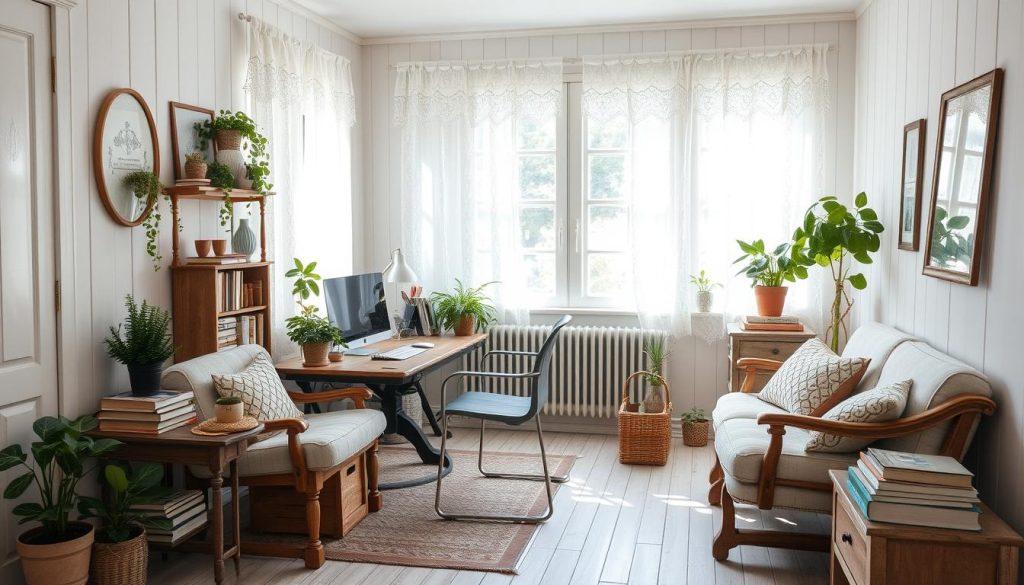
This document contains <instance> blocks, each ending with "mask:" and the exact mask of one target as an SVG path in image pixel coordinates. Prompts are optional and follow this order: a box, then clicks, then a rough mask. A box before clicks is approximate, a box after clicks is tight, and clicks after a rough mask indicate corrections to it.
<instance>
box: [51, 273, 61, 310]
mask: <svg viewBox="0 0 1024 585" xmlns="http://www.w3.org/2000/svg"><path fill="white" fill-rule="evenodd" d="M53 306H54V308H55V309H56V311H57V312H58V313H60V281H59V280H55V281H53Z"/></svg>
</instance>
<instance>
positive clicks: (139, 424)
mask: <svg viewBox="0 0 1024 585" xmlns="http://www.w3.org/2000/svg"><path fill="white" fill-rule="evenodd" d="M196 420H197V417H196V411H195V409H191V410H190V411H189V412H186V413H185V414H182V415H179V416H176V417H174V418H172V419H168V420H163V421H138V420H111V419H105V420H103V419H101V420H100V430H101V431H104V432H113V433H137V434H140V435H159V434H160V433H166V432H167V431H171V430H174V429H176V428H178V427H183V426H185V425H188V424H192V423H194V422H196Z"/></svg>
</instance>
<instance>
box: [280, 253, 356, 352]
mask: <svg viewBox="0 0 1024 585" xmlns="http://www.w3.org/2000/svg"><path fill="white" fill-rule="evenodd" d="M315 270H316V262H310V263H309V264H303V263H302V261H301V260H299V259H298V258H295V268H292V269H291V270H289V271H288V272H286V273H285V276H287V277H288V278H294V279H295V283H294V284H293V285H292V294H293V295H294V296H295V297H296V299H295V302H296V303H297V304H298V305H299V314H298V315H294V316H292V317H289V318H288V319H286V320H285V325H286V327H287V329H288V339H291V340H292V341H293V342H295V343H297V344H299V346H300V347H301V348H302V365H304V366H307V367H316V366H326V365H327V364H329V363H330V361H329V360H328V357H327V353H328V351H329V350H330V348H331V346H341V347H348V346H347V345H345V340H344V338H342V336H341V330H340V329H338V328H337V327H335V326H334V325H332V324H331V322H330V321H328V320H327V319H325V318H324V317H321V316H320V315H318V314H317V313H318V311H319V309H318V308H317V307H316V306H314V305H307V304H306V303H305V301H307V300H309V298H310V297H311V296H319V295H320V285H319V284H317V283H318V281H319V280H320V275H319V274H317V273H316V272H315Z"/></svg>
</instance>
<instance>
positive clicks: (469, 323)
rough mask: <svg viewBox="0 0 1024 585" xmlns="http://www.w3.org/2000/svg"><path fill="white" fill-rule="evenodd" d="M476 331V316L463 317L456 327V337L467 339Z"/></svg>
mask: <svg viewBox="0 0 1024 585" xmlns="http://www.w3.org/2000/svg"><path fill="white" fill-rule="evenodd" d="M475 330H476V315H463V316H462V317H461V318H460V319H459V323H458V324H457V325H456V326H455V335H458V336H460V337H465V336H467V335H473V331H475Z"/></svg>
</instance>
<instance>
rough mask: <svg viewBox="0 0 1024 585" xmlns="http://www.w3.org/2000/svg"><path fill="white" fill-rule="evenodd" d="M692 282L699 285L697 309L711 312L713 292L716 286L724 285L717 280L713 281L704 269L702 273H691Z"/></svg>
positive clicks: (702, 311)
mask: <svg viewBox="0 0 1024 585" xmlns="http://www.w3.org/2000/svg"><path fill="white" fill-rule="evenodd" d="M690 284H692V285H694V286H696V287H697V311H699V312H701V313H710V312H711V305H712V304H713V303H714V300H715V299H714V294H713V293H712V292H711V291H712V289H714V288H715V287H716V286H717V287H719V288H721V287H722V285H721V284H719V283H717V282H712V281H711V278H710V277H708V275H707V274H705V272H704V271H703V270H701V271H700V274H691V275H690Z"/></svg>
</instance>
